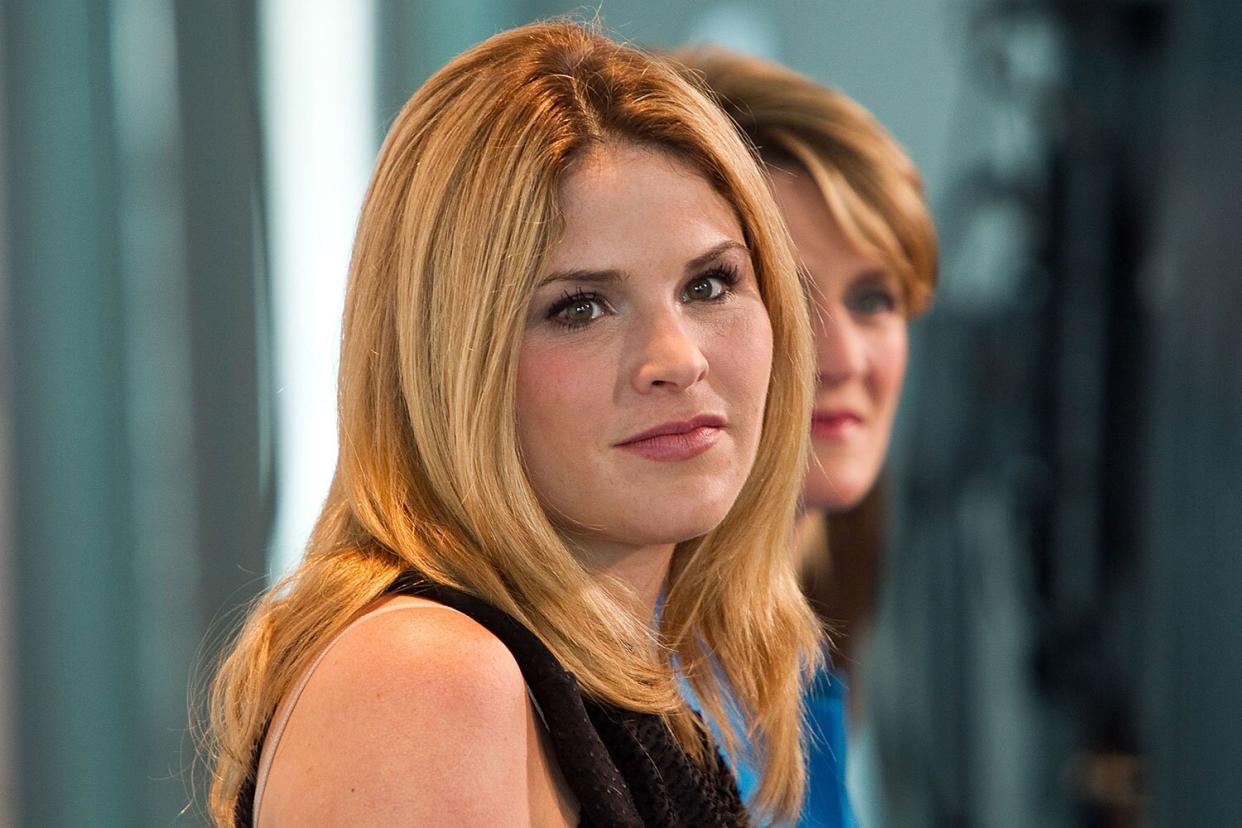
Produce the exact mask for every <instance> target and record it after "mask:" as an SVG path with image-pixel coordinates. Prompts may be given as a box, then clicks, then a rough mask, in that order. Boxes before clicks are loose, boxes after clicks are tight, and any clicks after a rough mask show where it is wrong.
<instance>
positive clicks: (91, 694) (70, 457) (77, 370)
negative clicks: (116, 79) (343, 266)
mask: <svg viewBox="0 0 1242 828" xmlns="http://www.w3.org/2000/svg"><path fill="white" fill-rule="evenodd" d="M4 20H5V32H4V35H5V43H4V49H3V52H4V61H5V69H4V76H5V110H6V116H7V117H6V121H5V130H6V138H5V149H6V158H5V163H6V174H5V177H6V180H7V185H8V186H7V201H8V237H9V257H8V274H9V284H8V289H9V302H8V311H9V316H8V320H7V321H6V323H5V325H4V329H5V332H6V339H7V340H8V343H7V344H8V346H9V347H10V348H11V351H9V357H10V359H12V360H13V364H12V371H13V373H12V380H11V385H10V389H11V393H12V416H13V420H12V429H11V434H10V437H11V439H12V444H11V451H12V455H11V456H12V469H13V472H14V474H15V484H14V485H13V486H12V490H11V491H12V495H13V503H12V530H11V538H12V550H13V551H12V555H11V559H10V564H11V567H12V568H11V570H10V572H9V573H8V575H9V583H10V584H11V587H10V589H11V591H12V594H13V598H14V602H13V605H12V612H13V633H14V636H13V639H14V646H13V657H14V664H13V680H14V692H15V702H16V715H15V720H16V728H15V731H16V732H15V737H16V738H15V747H16V750H15V752H14V756H15V760H16V763H17V765H16V767H15V771H16V774H17V778H18V780H19V782H18V791H17V796H16V800H15V802H14V803H13V804H14V806H15V809H14V810H15V813H14V814H13V818H14V821H15V824H21V825H49V826H57V825H90V824H96V825H100V824H115V825H119V824H137V823H139V822H140V821H141V817H140V812H139V807H138V803H137V802H136V800H135V797H134V780H133V778H132V774H133V773H135V768H136V767H137V765H138V742H137V740H136V738H135V734H136V733H138V731H139V730H140V728H141V721H142V719H141V711H139V710H137V709H136V707H135V706H134V705H133V704H132V702H131V692H132V689H133V686H134V683H135V673H136V666H137V665H136V660H135V653H134V650H133V648H132V646H130V644H131V642H132V640H133V632H134V631H133V621H134V618H133V615H132V613H131V612H130V607H131V606H132V605H133V601H134V579H133V540H134V535H133V515H134V502H133V496H132V491H131V489H130V487H129V486H128V481H129V477H130V458H129V451H128V449H129V434H128V432H127V428H126V420H125V415H126V406H125V396H126V391H127V372H126V370H125V365H124V362H123V359H122V358H121V356H122V354H123V351H124V328H123V322H124V316H125V308H124V300H123V290H122V284H121V269H120V257H119V250H118V237H119V227H118V206H119V205H118V188H117V179H116V174H117V170H116V143H115V134H114V130H113V126H114V124H113V120H112V89H111V86H110V83H109V81H110V78H111V71H110V66H109V62H108V61H109V49H108V25H109V14H108V7H107V6H105V5H103V4H89V5H84V4H71V3H58V2H49V3H23V2H8V3H6V4H5V6H4Z"/></svg>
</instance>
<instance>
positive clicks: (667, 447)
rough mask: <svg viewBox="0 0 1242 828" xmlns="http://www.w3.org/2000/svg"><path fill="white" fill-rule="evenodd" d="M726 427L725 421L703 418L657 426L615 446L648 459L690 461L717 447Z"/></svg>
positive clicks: (712, 417)
mask: <svg viewBox="0 0 1242 828" xmlns="http://www.w3.org/2000/svg"><path fill="white" fill-rule="evenodd" d="M724 425H725V423H724V419H723V418H721V417H715V416H712V415H704V416H700V417H695V418H694V419H692V420H687V421H684V422H676V423H665V424H663V425H660V426H656V427H655V428H652V429H648V430H647V431H644V432H643V433H642V434H639V435H637V436H635V437H632V438H630V439H628V440H626V441H624V442H621V443H617V444H616V447H617V448H619V449H625V450H626V451H629V452H633V453H634V454H637V455H638V456H640V457H645V458H647V459H648V460H660V461H665V462H669V461H676V460H689V459H691V458H692V457H698V456H699V455H700V454H702V453H703V452H705V451H707V450H708V449H709V448H711V447H712V446H714V445H716V441H717V440H719V439H720V435H721V434H722V433H724Z"/></svg>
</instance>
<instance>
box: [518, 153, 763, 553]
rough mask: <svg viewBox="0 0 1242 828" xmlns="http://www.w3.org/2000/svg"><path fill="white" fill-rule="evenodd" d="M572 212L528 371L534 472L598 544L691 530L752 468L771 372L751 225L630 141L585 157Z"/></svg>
mask: <svg viewBox="0 0 1242 828" xmlns="http://www.w3.org/2000/svg"><path fill="white" fill-rule="evenodd" d="M560 201H561V205H562V209H563V216H564V232H563V234H562V235H561V237H560V239H559V240H558V241H557V243H555V244H554V245H553V247H552V248H551V250H550V251H549V256H548V260H547V262H546V265H545V267H544V270H543V272H542V274H541V283H540V284H539V286H538V287H536V289H535V292H534V295H533V297H532V299H531V302H530V308H529V312H528V315H527V319H526V331H525V335H524V338H523V341H522V347H521V357H520V360H519V365H518V377H517V426H518V438H519V441H520V444H521V450H522V453H523V459H524V462H525V464H526V469H527V473H528V474H529V476H530V480H531V482H532V484H533V486H534V488H535V491H536V492H537V493H538V495H539V497H540V500H541V501H542V503H543V505H544V507H545V508H546V509H547V510H548V513H549V515H550V517H551V519H552V521H553V523H555V524H557V525H558V526H559V527H560V528H561V529H562V530H563V531H566V532H567V533H568V534H569V535H570V536H571V537H573V538H574V539H575V541H576V542H577V543H578V544H580V545H581V546H583V548H584V549H585V550H587V551H591V549H592V547H594V548H596V549H601V550H608V549H612V550H614V551H620V550H624V549H632V548H636V547H641V546H649V545H656V544H670V543H676V542H679V541H683V540H687V539H689V538H693V537H697V536H698V535H701V534H703V533H705V532H707V531H708V530H710V529H712V528H713V527H715V526H716V525H717V524H719V523H720V522H721V521H722V520H723V519H724V517H725V515H726V514H727V513H728V511H729V509H730V508H731V507H732V505H733V502H734V500H735V499H736V498H737V495H738V492H739V491H740V490H741V488H742V485H743V483H744V482H745V480H746V478H747V475H748V474H749V472H750V469H751V465H752V464H753V462H754V459H755V452H756V448H757V446H758V444H759V434H760V427H761V424H762V421H763V410H764V402H765V399H766V396H767V388H768V378H769V375H770V372H771V365H772V329H771V325H770V323H769V321H768V314H767V310H766V308H765V307H764V304H763V302H762V300H761V299H760V295H759V289H758V285H757V283H756V279H755V272H754V268H753V266H752V264H751V257H750V253H749V251H748V250H747V247H746V244H745V241H744V237H743V233H742V228H741V226H740V225H739V223H738V219H737V217H736V216H735V214H734V212H733V210H732V209H731V208H730V206H729V204H728V203H727V202H726V201H725V200H724V199H723V198H722V197H721V196H720V195H719V194H718V193H717V192H716V191H715V190H714V189H713V188H712V187H711V186H710V185H709V184H708V182H707V181H706V180H705V179H704V178H703V177H702V176H701V175H699V174H698V172H697V171H696V170H695V169H694V168H693V167H691V166H690V165H688V164H687V163H685V162H684V161H681V160H679V159H678V158H676V157H674V156H672V155H670V154H667V153H665V152H663V151H660V150H658V149H651V148H646V147H643V146H640V145H635V144H627V143H621V144H613V145H608V146H605V147H601V148H598V149H595V150H593V151H591V152H590V153H589V154H587V155H585V156H583V157H582V158H580V159H579V160H578V161H577V162H576V163H575V165H574V167H573V168H572V169H571V171H570V172H569V173H568V174H567V176H566V177H565V179H564V180H563V182H562V184H561V190H560Z"/></svg>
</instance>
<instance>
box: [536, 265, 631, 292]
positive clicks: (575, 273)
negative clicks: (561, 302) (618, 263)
mask: <svg viewBox="0 0 1242 828" xmlns="http://www.w3.org/2000/svg"><path fill="white" fill-rule="evenodd" d="M627 278H628V274H627V273H625V272H624V271H621V270H590V269H587V268H582V269H577V270H558V271H555V272H553V273H549V274H548V275H546V276H544V277H543V278H542V279H540V280H539V284H538V285H537V287H543V286H544V285H549V284H551V283H553V282H588V283H593V284H601V283H610V282H624V281H625V280H626V279H627Z"/></svg>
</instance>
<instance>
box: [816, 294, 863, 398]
mask: <svg viewBox="0 0 1242 828" xmlns="http://www.w3.org/2000/svg"><path fill="white" fill-rule="evenodd" d="M818 316H819V319H818V321H817V324H816V325H815V355H816V361H817V365H816V368H817V370H818V372H819V379H820V382H821V383H830V384H835V383H840V382H844V381H845V380H848V379H850V378H851V377H855V376H858V375H859V374H861V373H862V372H863V369H864V366H865V364H866V354H865V351H864V348H863V338H862V332H861V331H859V330H858V326H857V324H856V323H855V322H854V320H853V319H852V318H850V315H849V313H848V312H847V311H846V310H845V309H844V308H833V309H828V308H820V309H819V312H818Z"/></svg>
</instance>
